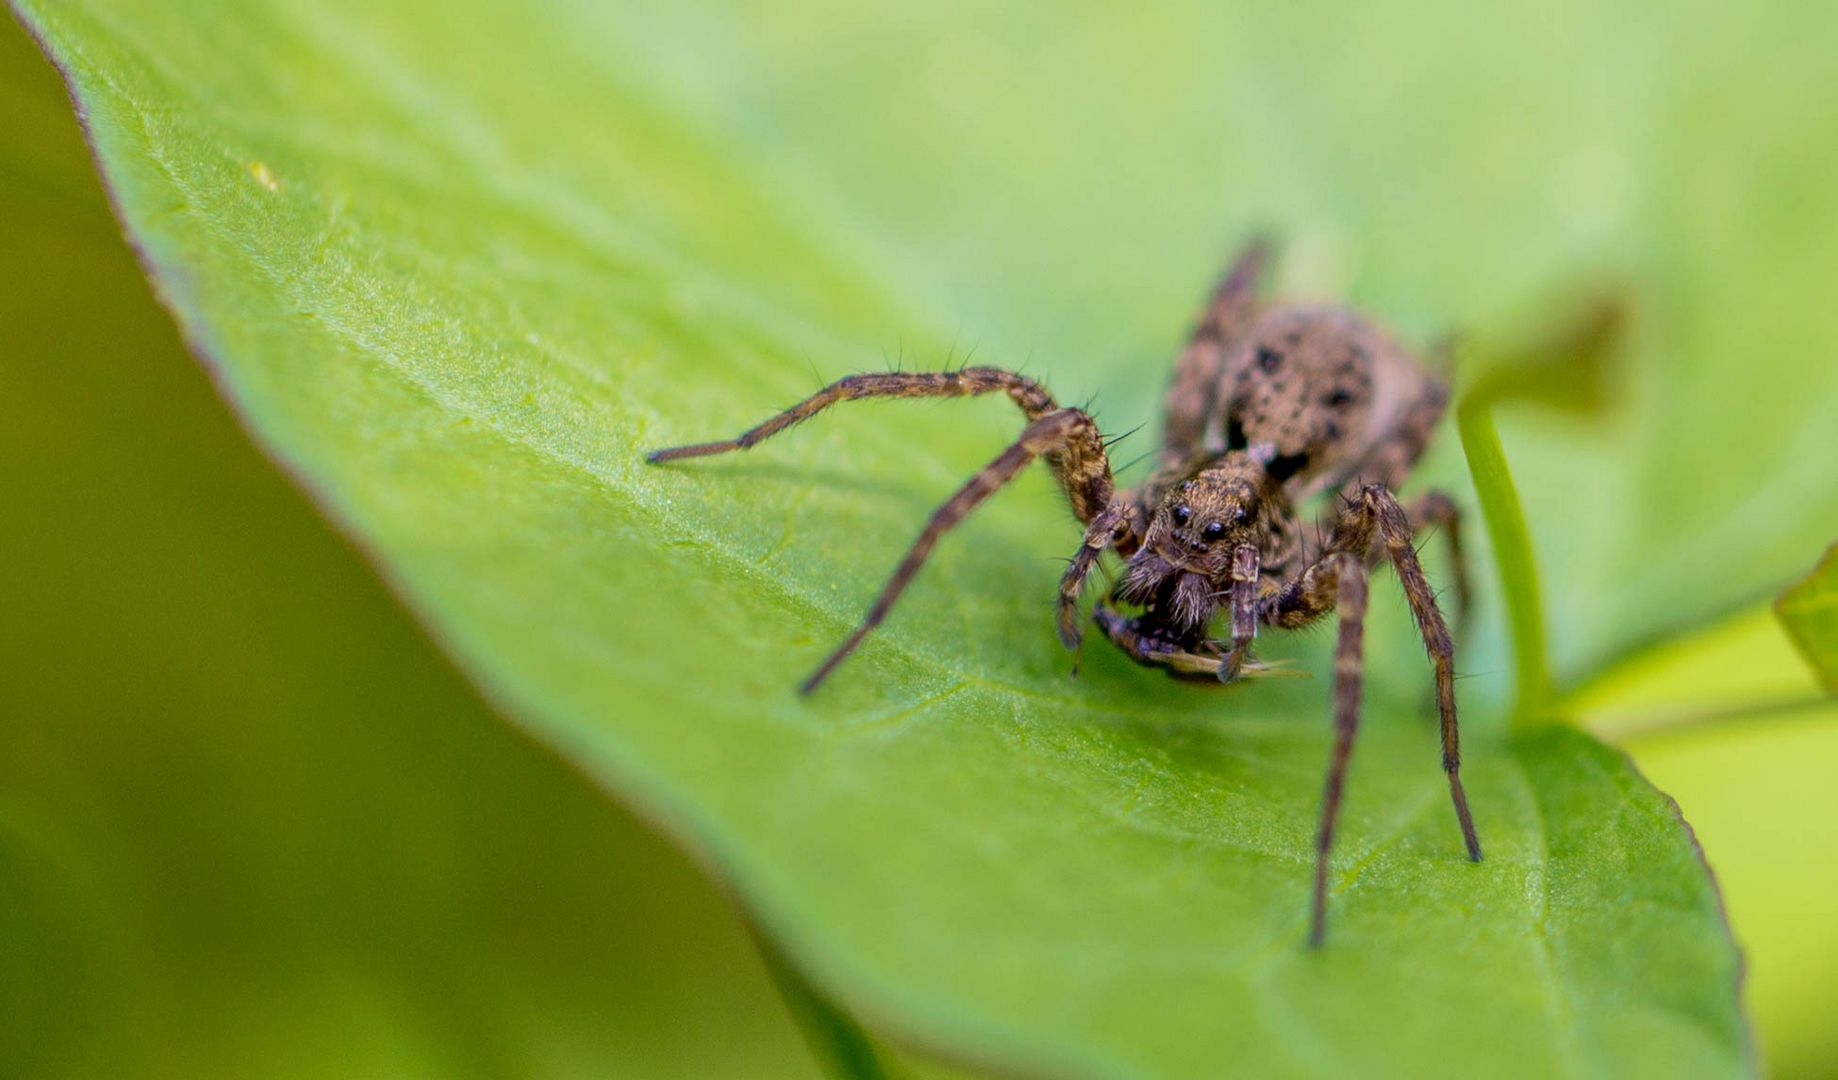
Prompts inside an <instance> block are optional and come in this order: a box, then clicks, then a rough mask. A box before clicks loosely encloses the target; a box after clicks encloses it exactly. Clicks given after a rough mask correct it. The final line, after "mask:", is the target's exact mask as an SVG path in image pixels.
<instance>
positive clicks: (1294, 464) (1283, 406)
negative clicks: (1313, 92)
mask: <svg viewBox="0 0 1838 1080" xmlns="http://www.w3.org/2000/svg"><path fill="white" fill-rule="evenodd" d="M1266 261H1267V249H1266V247H1265V245H1263V244H1261V243H1253V244H1251V245H1249V246H1248V247H1247V248H1246V249H1245V250H1244V251H1243V252H1242V253H1241V254H1240V255H1239V256H1238V258H1237V259H1236V260H1235V261H1234V262H1233V264H1232V266H1231V268H1230V269H1229V270H1228V271H1227V273H1226V275H1225V278H1224V279H1223V280H1222V281H1221V282H1220V284H1219V286H1218V288H1217V290H1215V292H1214V294H1213V296H1212V299H1211V302H1210V303H1209V304H1208V305H1207V307H1206V310H1205V311H1204V312H1203V313H1202V314H1201V317H1200V320H1199V324H1198V325H1197V326H1196V327H1195V328H1194V330H1193V334H1192V336H1191V338H1190V339H1189V341H1188V343H1187V346H1186V348H1185V349H1184V350H1183V351H1182V353H1181V357H1180V360H1179V361H1178V363H1177V364H1176V365H1175V370H1174V380H1173V382H1172V384H1171V385H1170V386H1169V388H1168V392H1167V396H1166V398H1165V400H1164V405H1163V408H1164V411H1165V414H1166V417H1165V419H1166V434H1165V435H1164V437H1163V440H1162V448H1161V452H1160V460H1159V464H1158V467H1157V468H1156V470H1155V472H1154V474H1153V475H1152V476H1150V477H1149V478H1148V480H1146V481H1145V482H1144V483H1143V484H1142V485H1141V486H1140V487H1138V488H1137V489H1135V490H1134V491H1123V492H1119V491H1118V490H1117V489H1116V485H1115V484H1114V482H1113V481H1112V479H1111V470H1110V462H1109V460H1108V458H1107V457H1106V455H1105V446H1104V440H1103V438H1102V437H1101V436H1100V435H1099V432H1098V427H1097V424H1096V423H1095V422H1094V421H1093V420H1092V418H1091V417H1090V416H1089V415H1087V414H1086V413H1085V412H1084V411H1083V410H1081V409H1071V408H1063V407H1061V406H1060V405H1059V404H1058V403H1057V402H1055V401H1054V400H1053V396H1052V395H1051V394H1049V393H1048V392H1047V391H1046V389H1045V388H1044V387H1042V386H1041V385H1040V384H1039V383H1037V382H1035V381H1034V380H1032V379H1030V378H1027V377H1025V376H1022V375H1018V374H1015V373H1013V372H1009V371H1003V370H1001V369H999V368H992V367H966V368H963V369H962V370H959V371H943V372H935V373H900V372H895V373H880V374H863V375H851V376H849V377H848V378H846V379H843V380H841V381H839V382H837V383H834V384H832V385H830V386H828V387H826V388H825V389H823V390H821V391H819V392H817V393H816V394H813V395H812V396H811V397H809V398H807V399H805V400H804V401H802V402H799V403H798V404H797V405H794V406H792V407H791V408H789V409H787V410H785V411H784V412H782V413H780V414H779V415H777V416H775V417H773V418H772V419H770V420H767V421H766V422H765V423H763V424H760V425H759V426H758V427H755V428H752V429H750V430H748V431H746V432H744V433H742V434H741V435H740V436H739V437H738V438H735V439H729V440H725V441H722V442H710V443H699V444H696V445H693V446H680V447H675V448H673V449H668V450H658V451H656V452H654V453H652V454H651V455H650V456H649V460H650V461H652V462H661V461H672V460H675V459H677V458H689V457H701V456H704V455H708V454H720V453H725V452H727V451H730V450H744V449H747V448H748V447H751V446H754V445H755V444H757V443H759V442H760V441H761V440H763V439H766V438H769V437H771V436H773V435H776V434H778V433H779V432H781V431H784V430H785V429H786V428H789V427H791V426H792V425H794V424H797V423H799V422H801V421H803V420H807V419H809V418H810V417H812V416H814V415H816V414H817V413H818V412H821V411H822V410H824V409H826V408H828V407H829V406H831V405H833V404H835V403H836V402H839V401H851V400H854V399H857V398H870V397H962V396H968V395H972V394H986V393H992V392H996V391H1000V392H1002V393H1005V394H1007V395H1008V396H1009V398H1010V399H1011V400H1013V401H1014V402H1015V404H1016V405H1018V406H1020V408H1021V410H1022V412H1024V413H1025V414H1026V415H1027V420H1028V423H1027V427H1026V428H1025V429H1024V430H1023V431H1022V433H1021V437H1020V438H1019V439H1017V440H1016V441H1015V443H1014V445H1012V446H1010V447H1009V448H1008V449H1007V450H1004V451H1003V452H1002V453H1001V454H1000V455H998V456H997V457H996V459H995V460H994V461H991V462H990V463H989V465H988V466H987V467H985V468H984V469H983V470H982V471H981V472H979V473H977V474H976V475H975V476H974V477H972V478H971V479H970V482H969V483H967V484H965V485H964V486H963V487H962V488H960V489H959V490H958V491H957V493H956V494H955V495H952V496H951V498H949V499H948V500H946V501H945V503H944V504H943V505H942V506H940V507H939V508H938V509H937V511H936V512H934V513H933V514H932V517H931V520H930V521H928V522H927V523H926V526H925V529H924V530H923V531H922V532H921V533H920V534H919V538H918V539H917V540H915V541H914V542H913V545H912V547H911V549H910V550H908V551H907V553H906V558H905V559H904V560H902V561H901V563H900V566H899V568H898V569H897V570H895V571H894V573H893V576H892V578H890V579H889V580H888V582H887V584H886V586H885V587H884V588H883V589H882V590H881V595H880V597H879V598H878V599H877V600H876V601H875V603H874V606H873V607H872V608H870V609H869V611H868V615H867V617H866V618H864V619H863V620H862V622H861V625H859V626H857V627H856V629H855V631H854V632H853V633H851V634H850V635H849V636H848V638H847V639H846V640H844V641H843V643H842V644H841V645H839V646H838V647H837V648H836V650H835V651H834V652H832V653H831V654H830V655H829V657H828V658H827V659H825V660H824V661H823V663H822V664H820V665H819V666H818V667H817V670H816V671H814V672H812V673H811V675H810V677H809V678H807V679H806V680H805V681H804V683H803V690H804V691H805V692H806V693H809V692H810V691H811V690H814V689H816V687H817V684H819V683H821V682H822V681H823V680H824V678H825V677H827V676H828V675H829V674H830V672H831V671H833V670H834V669H835V668H836V665H837V664H839V663H841V662H842V660H843V659H844V658H845V657H847V656H848V655H849V653H850V652H852V651H853V650H854V649H855V647H856V646H857V645H859V644H860V643H861V641H862V638H864V637H865V636H867V634H868V632H869V631H870V630H872V629H874V627H876V626H877V625H879V624H880V622H881V620H882V619H883V618H885V617H886V615H887V612H888V609H890V608H891V607H892V606H893V604H894V601H895V600H896V599H898V598H899V596H900V593H901V592H902V590H904V589H905V588H906V586H907V583H908V582H910V581H911V580H912V578H913V575H914V574H915V573H917V572H918V570H919V567H920V565H921V564H922V563H924V562H925V558H926V556H927V555H928V554H930V552H931V550H932V546H933V545H934V544H936V543H937V542H938V538H939V537H940V536H942V535H943V534H944V532H945V531H946V530H947V529H949V528H951V527H952V526H953V525H956V524H957V523H958V522H959V521H962V520H963V519H964V516H965V515H967V514H968V513H970V511H971V510H972V509H974V508H975V507H976V506H977V505H978V504H979V503H981V502H982V501H983V500H984V499H987V498H988V497H989V496H990V495H993V494H994V493H995V492H996V490H997V489H998V488H1000V487H1001V486H1002V485H1003V484H1005V483H1007V482H1008V481H1009V479H1011V478H1012V477H1014V476H1015V474H1017V473H1019V472H1020V471H1021V470H1022V469H1023V468H1025V467H1026V466H1027V464H1028V463H1029V462H1031V461H1033V460H1034V459H1035V458H1037V457H1039V458H1044V459H1046V462H1047V465H1048V466H1049V467H1050V468H1051V469H1052V470H1053V473H1054V475H1055V476H1056V477H1057V478H1058V479H1059V484H1060V486H1061V487H1062V488H1063V489H1064V490H1065V493H1066V497H1067V499H1068V500H1069V501H1070V502H1071V504H1072V511H1073V513H1074V514H1076V515H1077V516H1078V519H1079V521H1080V522H1081V523H1082V524H1083V525H1084V526H1085V537H1084V541H1083V543H1081V544H1080V546H1079V549H1078V552H1077V553H1076V554H1075V555H1074V556H1073V557H1072V560H1071V564H1070V565H1069V566H1068V567H1067V568H1066V572H1065V575H1064V577H1062V578H1061V579H1060V586H1059V612H1058V614H1059V636H1060V639H1061V640H1062V641H1063V642H1065V644H1066V646H1067V647H1068V648H1071V649H1073V650H1075V652H1076V650H1077V649H1078V646H1079V643H1080V638H1081V635H1080V632H1079V623H1078V602H1079V596H1080V594H1081V593H1082V592H1083V591H1084V587H1085V582H1086V579H1087V577H1088V576H1089V575H1090V574H1091V571H1092V569H1093V568H1094V567H1095V566H1096V565H1097V563H1098V561H1099V559H1100V557H1101V556H1102V555H1103V554H1104V552H1106V551H1109V550H1115V551H1116V552H1117V553H1118V555H1120V556H1121V557H1122V558H1123V559H1125V560H1126V562H1125V566H1124V570H1123V574H1122V576H1121V578H1119V579H1118V581H1117V583H1116V586H1115V587H1114V588H1113V589H1112V590H1111V592H1110V596H1109V601H1110V602H1109V603H1107V602H1106V601H1104V600H1100V601H1099V602H1098V604H1097V605H1096V607H1095V609H1094V610H1093V612H1092V615H1093V619H1094V621H1095V622H1096V624H1097V625H1098V627H1099V628H1100V629H1101V630H1102V631H1103V632H1104V635H1105V636H1106V637H1108V638H1109V639H1110V640H1111V641H1112V642H1113V643H1115V644H1116V645H1117V646H1118V647H1119V648H1121V649H1122V650H1123V651H1124V652H1125V653H1127V654H1128V655H1129V656H1130V658H1131V659H1133V660H1135V661H1136V662H1137V663H1140V664H1145V665H1150V666H1157V667H1162V668H1165V669H1166V670H1167V671H1168V672H1169V674H1171V675H1175V676H1177V677H1182V678H1189V679H1195V678H1198V679H1207V680H1212V679H1217V680H1219V681H1222V682H1229V681H1231V680H1233V679H1237V678H1240V677H1241V676H1243V677H1249V676H1258V675H1270V674H1277V673H1278V672H1277V671H1276V670H1274V669H1273V668H1272V667H1271V666H1269V665H1265V664H1262V663H1259V662H1258V661H1256V660H1255V659H1253V658H1252V657H1251V644H1252V641H1253V639H1254V638H1255V637H1256V635H1257V627H1258V625H1259V624H1260V623H1261V624H1264V625H1267V626H1273V627H1277V628H1280V629H1285V630H1291V629H1295V628H1297V627H1301V626H1306V625H1307V624H1309V623H1312V622H1314V621H1315V620H1317V619H1320V618H1321V617H1322V616H1324V615H1326V614H1328V613H1329V612H1331V611H1335V610H1338V611H1339V612H1340V634H1339V639H1338V642H1337V644H1336V646H1335V652H1334V748H1333V755H1332V757H1331V758H1330V759H1329V761H1328V766H1327V777H1326V780H1325V782H1324V784H1323V789H1322V795H1321V820H1320V828H1319V830H1318V832H1317V833H1316V837H1315V878H1314V892H1313V897H1312V904H1311V910H1310V922H1309V944H1310V945H1312V946H1319V945H1320V944H1321V941H1322V938H1323V935H1324V934H1325V932H1326V926H1327V922H1326V920H1327V911H1326V908H1327V882H1328V877H1327V874H1328V856H1329V853H1330V851H1331V850H1332V848H1333V843H1334V826H1335V822H1336V820H1337V818H1338V816H1339V811H1340V796H1341V789H1342V786H1343V785H1344V783H1345V780H1346V773H1347V764H1348V761H1349V759H1350V758H1351V756H1352V751H1353V737H1354V735H1355V733H1356V732H1357V731H1358V729H1359V699H1360V681H1361V676H1362V668H1363V661H1362V646H1361V638H1362V636H1363V633H1364V628H1365V621H1366V597H1367V592H1366V582H1367V577H1368V574H1369V571H1370V569H1371V568H1372V567H1373V566H1375V565H1377V563H1378V562H1379V561H1380V560H1382V559H1388V560H1389V561H1390V562H1391V565H1392V566H1393V567H1394V568H1395V569H1396V571H1397V575H1398V580H1399V582H1400V584H1402V586H1403V588H1404V595H1405V598H1406V599H1407V600H1408V601H1409V603H1410V610H1411V614H1412V615H1413V616H1414V617H1415V619H1416V623H1417V628H1418V630H1419V631H1420V632H1421V634H1422V636H1423V644H1424V646H1425V648H1426V649H1427V650H1428V652H1429V655H1430V660H1431V662H1432V664H1433V666H1434V668H1435V679H1436V708H1437V712H1438V713H1439V715H1440V719H1441V726H1442V767H1443V770H1444V772H1446V773H1447V774H1448V778H1449V794H1450V796H1451V798H1452V799H1453V800H1454V803H1455V816H1456V818H1457V820H1458V821H1459V822H1460V823H1461V832H1462V839H1463V840H1464V841H1465V842H1466V844H1467V848H1468V857H1469V858H1471V859H1474V860H1476V861H1479V860H1480V857H1481V845H1480V840H1479V839H1478V838H1477V837H1476V836H1475V832H1474V821H1473V818H1472V817H1471V816H1470V814H1469V812H1468V799H1467V795H1466V794H1465V793H1464V792H1463V790H1462V785H1461V749H1460V733H1459V730H1458V729H1457V726H1456V716H1455V667H1454V644H1453V642H1452V641H1451V640H1450V637H1449V631H1448V627H1447V626H1446V625H1445V624H1444V622H1443V618H1442V613H1441V612H1440V611H1439V610H1438V609H1437V607H1436V598H1435V593H1434V592H1433V591H1432V590H1431V589H1430V585H1429V581H1428V580H1427V579H1426V578H1425V577H1424V573H1423V567H1422V566H1421V565H1420V564H1419V563H1418V561H1417V553H1416V549H1415V548H1414V547H1413V546H1412V538H1413V536H1414V534H1415V532H1416V530H1417V529H1422V528H1426V527H1429V526H1433V525H1441V526H1443V529H1444V532H1445V533H1446V535H1447V536H1448V538H1449V545H1450V549H1451V551H1452V552H1453V554H1454V564H1455V576H1456V590H1457V597H1458V600H1459V602H1460V604H1461V607H1462V608H1463V609H1464V610H1465V609H1466V607H1467V601H1468V588H1467V575H1466V573H1465V570H1464V568H1463V564H1462V557H1461V548H1460V543H1459V533H1458V526H1459V523H1460V519H1459V515H1458V513H1457V511H1456V508H1455V504H1454V503H1453V502H1451V501H1450V500H1449V498H1448V496H1446V495H1444V494H1441V493H1440V492H1430V493H1428V494H1425V495H1424V496H1422V497H1421V498H1419V499H1418V500H1416V502H1415V503H1414V504H1413V506H1412V509H1411V510H1409V511H1406V510H1405V508H1404V507H1403V506H1401V505H1400V504H1399V503H1398V500H1397V497H1396V496H1395V495H1393V494H1392V492H1393V491H1394V490H1395V489H1396V487H1397V486H1398V484H1399V483H1400V482H1402V481H1403V479H1404V478H1405V475H1406V474H1407V473H1408V472H1409V471H1410V468H1411V466H1412V465H1413V464H1415V463H1416V461H1417V458H1418V457H1419V456H1420V455H1421V454H1422V452H1423V448H1424V446H1425V444H1426V443H1427V442H1428V441H1429V437H1430V432H1431V429H1432V428H1434V427H1435V424H1436V421H1437V419H1438V418H1439V417H1441V415H1442V412H1443V409H1444V407H1445V406H1446V405H1447V404H1448V398H1449V394H1448V387H1447V385H1446V384H1445V383H1444V382H1443V381H1442V380H1441V379H1440V378H1438V377H1437V376H1435V375H1432V374H1431V373H1430V372H1429V371H1427V370H1426V369H1425V368H1424V366H1423V365H1422V364H1421V363H1419V362H1418V361H1417V360H1416V359H1415V358H1414V357H1413V356H1412V355H1411V353H1410V352H1408V351H1407V350H1405V349H1404V348H1403V347H1401V346H1400V345H1398V344H1397V343H1396V342H1394V341H1393V340H1392V339H1391V338H1390V337H1389V336H1387V335H1386V334H1385V333H1384V332H1383V331H1381V330H1380V329H1378V328H1377V327H1376V326H1373V325H1372V324H1371V323H1369V322H1367V321H1366V320H1364V319H1362V318H1360V317H1359V316H1357V315H1354V314H1352V313H1350V312H1348V311H1346V310H1343V309H1340V308H1333V307H1322V306H1303V305H1295V304H1281V303H1271V302H1268V301H1264V300H1261V299H1260V298H1259V297H1258V295H1257V279H1258V278H1259V276H1260V274H1261V272H1262V270H1263V266H1264V263H1265V262H1266ZM1330 491H1332V492H1336V493H1337V495H1336V496H1335V497H1334V499H1335V501H1334V502H1333V503H1332V504H1331V505H1330V506H1329V507H1328V511H1329V513H1330V515H1331V518H1330V520H1328V521H1326V522H1324V525H1325V526H1326V527H1325V528H1324V529H1320V530H1316V531H1315V533H1314V534H1313V535H1311V534H1310V533H1308V532H1306V531H1305V530H1303V529H1302V528H1300V527H1299V522H1298V519H1297V515H1296V507H1297V506H1298V505H1299V504H1302V503H1303V502H1304V501H1305V500H1308V499H1309V498H1310V497H1312V496H1316V495H1320V494H1322V493H1325V492H1330ZM1413 522H1414V523H1415V524H1414V525H1413ZM1112 603H1117V604H1123V605H1128V606H1130V607H1132V608H1135V609H1137V610H1138V611H1139V612H1140V613H1139V614H1136V615H1125V614H1123V613H1122V612H1120V611H1118V610H1116V609H1115V608H1114V607H1112V606H1111V604H1112ZM1222 608H1223V609H1224V610H1225V612H1226V614H1227V615H1228V616H1229V619H1228V623H1229V626H1230V632H1229V633H1230V636H1229V637H1228V638H1226V639H1224V640H1220V639H1216V638H1214V637H1213V636H1212V634H1211V626H1212V623H1213V621H1214V617H1215V616H1216V615H1217V614H1218V613H1219V612H1220V609H1222ZM1075 663H1076V662H1075Z"/></svg>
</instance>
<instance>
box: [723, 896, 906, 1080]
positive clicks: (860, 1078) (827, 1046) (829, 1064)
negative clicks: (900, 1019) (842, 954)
mask: <svg viewBox="0 0 1838 1080" xmlns="http://www.w3.org/2000/svg"><path fill="white" fill-rule="evenodd" d="M752 929H753V943H754V945H755V946H756V947H758V949H759V953H760V957H761V958H762V959H763V960H765V962H766V971H767V973H768V974H770V975H771V976H772V984H773V986H775V987H776V988H777V989H778V992H779V996H780V997H781V998H783V999H784V1001H785V1007H786V1008H787V1009H788V1010H789V1011H790V1012H791V1016H792V1019H793V1020H795V1021H796V1022H797V1024H798V1030H799V1031H801V1032H802V1033H803V1034H804V1041H805V1043H806V1044H807V1045H809V1046H810V1049H811V1053H812V1054H813V1055H814V1056H815V1057H816V1058H817V1061H818V1062H819V1063H820V1064H821V1065H822V1066H823V1067H824V1068H825V1069H827V1070H828V1071H829V1073H830V1075H832V1076H835V1077H839V1078H841V1080H889V1078H890V1077H891V1076H892V1075H893V1074H892V1072H891V1071H890V1070H889V1069H888V1068H887V1064H886V1062H884V1061H882V1060H881V1055H880V1054H879V1052H877V1051H876V1050H875V1048H874V1040H872V1039H871V1038H869V1037H868V1033H867V1032H866V1031H864V1030H862V1026H861V1025H860V1024H858V1023H856V1022H855V1020H854V1019H853V1018H852V1017H850V1016H849V1015H848V1014H847V1013H845V1012H843V1011H842V1010H841V1009H840V1008H838V1007H837V1006H836V1005H834V1004H832V1003H831V1002H830V1000H829V999H828V998H826V997H824V996H823V995H822V994H821V993H820V992H819V991H818V990H817V988H816V987H814V986H812V985H811V984H810V983H809V982H808V981H807V980H806V979H805V978H804V976H803V975H802V974H800V973H799V972H798V970H797V969H796V968H794V967H792V965H791V962H790V961H789V960H787V959H785V956H784V954H782V953H780V952H779V950H778V948H777V947H776V946H774V945H773V943H772V942H770V941H768V940H767V939H766V936H765V934H764V933H762V932H761V931H760V930H758V929H757V928H752Z"/></svg>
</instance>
